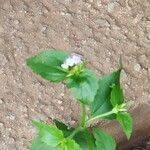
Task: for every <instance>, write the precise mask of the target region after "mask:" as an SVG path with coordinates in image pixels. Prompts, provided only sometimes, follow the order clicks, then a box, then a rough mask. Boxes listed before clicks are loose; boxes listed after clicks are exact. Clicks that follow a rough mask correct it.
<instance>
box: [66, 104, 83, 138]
mask: <svg viewBox="0 0 150 150" xmlns="http://www.w3.org/2000/svg"><path fill="white" fill-rule="evenodd" d="M80 105H81V118H80V126H79V127H78V128H76V129H75V130H74V131H73V132H72V134H71V135H70V136H69V137H68V138H73V137H74V136H75V135H76V134H77V133H78V132H80V131H83V130H84V129H85V128H86V127H85V125H86V105H85V104H83V103H80Z"/></svg>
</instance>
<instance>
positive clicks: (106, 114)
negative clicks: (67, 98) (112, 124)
mask: <svg viewBox="0 0 150 150" xmlns="http://www.w3.org/2000/svg"><path fill="white" fill-rule="evenodd" d="M111 114H114V111H113V110H111V111H109V112H107V113H104V114H101V115H98V116H96V117H93V118H91V119H89V120H87V121H86V124H89V125H90V124H91V122H93V121H94V120H96V119H100V118H102V117H106V116H109V115H111Z"/></svg>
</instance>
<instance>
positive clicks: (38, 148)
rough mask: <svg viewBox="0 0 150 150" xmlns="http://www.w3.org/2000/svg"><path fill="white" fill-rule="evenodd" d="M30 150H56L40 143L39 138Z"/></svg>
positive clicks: (56, 149)
mask: <svg viewBox="0 0 150 150" xmlns="http://www.w3.org/2000/svg"><path fill="white" fill-rule="evenodd" d="M30 150H58V148H57V147H55V148H54V147H51V146H49V145H47V144H45V143H44V142H42V141H41V140H40V139H39V138H36V139H35V140H34V141H33V142H32V145H31V148H30Z"/></svg>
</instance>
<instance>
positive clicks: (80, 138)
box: [74, 129, 96, 150]
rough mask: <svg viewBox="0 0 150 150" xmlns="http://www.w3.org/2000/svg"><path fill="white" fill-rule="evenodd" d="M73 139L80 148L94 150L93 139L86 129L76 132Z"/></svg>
mask: <svg viewBox="0 0 150 150" xmlns="http://www.w3.org/2000/svg"><path fill="white" fill-rule="evenodd" d="M74 140H75V141H76V142H77V143H78V144H79V145H80V147H81V148H82V150H96V147H95V139H94V137H93V135H92V134H91V133H90V132H89V131H88V130H87V129H86V130H84V131H81V132H79V133H77V134H76V135H75V137H74Z"/></svg>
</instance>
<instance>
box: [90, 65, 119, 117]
mask: <svg viewBox="0 0 150 150" xmlns="http://www.w3.org/2000/svg"><path fill="white" fill-rule="evenodd" d="M120 72H121V69H120V68H119V69H118V70H117V71H115V72H113V73H112V74H110V75H107V76H104V77H103V78H102V79H100V80H99V82H98V85H99V88H98V91H97V94H96V96H95V98H94V102H93V103H91V104H90V111H91V116H92V117H95V116H97V115H101V114H103V113H106V112H108V111H111V110H112V108H113V106H112V104H111V102H110V95H111V91H112V88H111V86H112V85H113V84H120V83H119V82H120ZM106 118H107V119H115V114H114V115H110V116H107V117H105V119H106Z"/></svg>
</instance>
